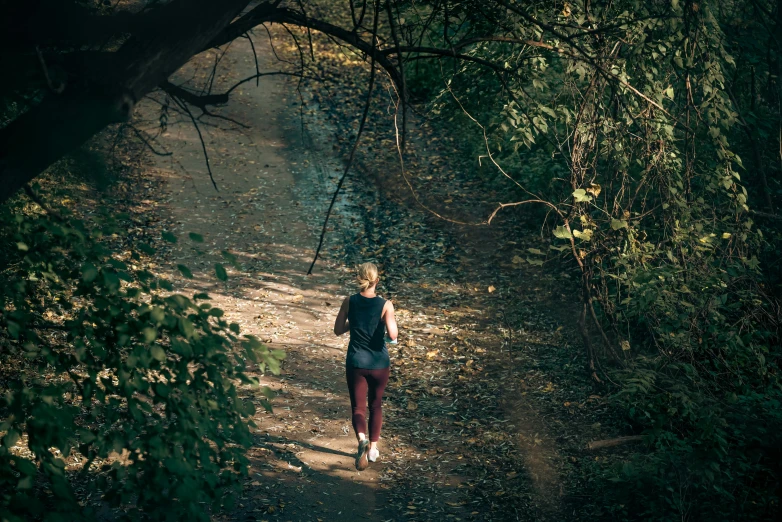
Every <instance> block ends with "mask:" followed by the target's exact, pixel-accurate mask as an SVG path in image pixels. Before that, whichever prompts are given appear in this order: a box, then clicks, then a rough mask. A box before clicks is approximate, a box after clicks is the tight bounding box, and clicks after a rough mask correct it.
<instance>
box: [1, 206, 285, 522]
mask: <svg viewBox="0 0 782 522" xmlns="http://www.w3.org/2000/svg"><path fill="white" fill-rule="evenodd" d="M1 210H2V212H3V216H2V220H1V222H2V223H3V228H2V230H1V231H0V233H1V234H2V236H1V239H0V240H2V244H3V252H4V257H5V259H3V266H5V268H4V270H3V281H4V285H3V287H2V290H0V299H2V309H1V310H2V312H0V331H3V332H7V334H6V335H5V336H4V337H3V338H1V339H0V346H2V349H0V361H1V363H0V368H2V369H3V370H2V373H3V375H2V376H0V379H2V382H3V389H4V394H3V396H2V397H1V398H0V419H2V423H0V434H2V447H0V518H2V519H3V520H11V521H12V520H29V519H31V518H37V517H43V518H44V519H46V520H73V519H75V518H80V517H82V516H86V517H88V518H89V517H91V516H93V515H94V513H93V512H91V511H90V509H91V508H85V507H83V506H84V503H83V502H81V501H83V500H84V494H85V492H81V493H80V494H79V495H77V494H76V493H75V492H74V490H73V488H72V482H73V480H74V479H75V478H76V477H75V472H72V471H70V468H71V467H72V465H71V464H72V463H73V461H74V460H75V461H76V462H80V463H81V464H82V465H81V466H77V467H80V468H81V469H80V471H78V474H79V475H81V479H80V484H81V483H83V482H84V480H85V479H89V484H90V488H91V489H92V490H94V491H97V492H98V493H100V494H102V495H103V497H102V498H103V500H104V501H105V502H106V503H108V505H110V506H114V507H121V508H123V510H124V512H125V514H126V515H125V516H127V517H128V518H130V519H140V518H142V514H143V516H144V517H151V518H153V519H180V520H181V519H188V520H207V519H208V518H209V516H208V513H209V509H208V508H212V509H219V508H220V507H222V506H224V505H226V503H229V502H230V501H231V493H232V492H234V491H235V489H236V487H237V478H238V477H239V476H241V475H242V474H246V470H247V461H246V458H245V457H244V455H243V449H244V448H245V447H247V446H248V445H249V444H250V442H251V436H250V431H249V426H251V425H252V422H251V421H250V420H249V418H250V417H251V416H252V415H253V413H254V412H255V405H254V404H253V403H252V402H251V401H249V400H243V399H242V397H241V394H240V388H239V387H240V386H242V385H247V386H257V382H256V380H254V379H253V378H251V377H249V376H248V375H247V373H246V372H247V370H248V369H250V368H252V367H254V366H255V365H259V366H260V368H261V369H262V370H263V369H268V370H269V371H272V372H277V371H278V370H279V365H280V360H281V359H282V358H283V356H284V353H283V352H281V351H279V350H269V349H268V348H266V347H265V346H263V345H262V344H261V343H260V342H259V341H258V340H257V339H255V338H253V337H240V336H239V334H240V330H239V326H238V325H237V324H235V323H230V324H229V323H228V322H227V321H226V320H225V319H224V317H223V315H224V314H223V311H222V310H220V309H219V308H214V307H212V306H211V305H210V303H209V296H208V295H206V294H195V295H193V296H192V297H187V296H184V295H180V294H177V293H174V292H173V287H172V284H171V283H170V282H169V281H167V280H166V279H164V278H162V277H160V276H158V275H155V274H153V273H152V272H151V271H150V270H148V269H147V268H146V264H145V262H144V254H142V252H143V253H146V254H151V253H154V250H153V249H152V247H151V246H149V245H146V244H140V245H138V246H137V247H136V248H137V250H136V248H134V247H133V245H129V246H126V247H124V248H121V249H120V248H117V245H116V243H115V244H111V238H113V237H114V238H115V237H117V235H120V234H123V232H124V230H123V229H122V228H121V224H122V222H121V221H118V220H116V219H108V218H106V219H104V220H101V221H99V224H98V225H95V226H90V225H88V224H87V223H85V222H84V221H81V220H79V219H76V218H70V219H67V221H62V222H60V221H57V220H54V219H52V218H50V217H48V216H42V215H35V214H32V213H29V212H23V211H22V209H20V208H12V207H10V206H7V205H6V206H5V207H2V209H1ZM167 239H169V240H175V239H176V238H174V237H173V236H170V237H168V238H167ZM191 239H192V240H194V241H199V239H200V237H196V235H191ZM119 252H121V253H119ZM218 266H220V265H218ZM179 269H180V270H181V271H182V273H183V274H185V275H186V276H188V275H190V276H192V274H190V271H189V270H188V269H187V267H185V266H182V265H180V267H179ZM221 269H222V267H221V266H220V269H218V272H217V275H218V277H221V276H222V277H221V279H224V278H225V277H226V274H225V270H224V269H222V270H221ZM267 393H268V390H267ZM261 404H262V406H263V407H265V408H269V403H268V402H266V401H262V403H261ZM25 446H26V447H27V448H29V452H28V451H25V450H24V449H23V448H24V447H25Z"/></svg>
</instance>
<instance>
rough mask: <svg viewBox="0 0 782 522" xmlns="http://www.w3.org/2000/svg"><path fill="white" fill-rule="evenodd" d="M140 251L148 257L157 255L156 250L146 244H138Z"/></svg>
mask: <svg viewBox="0 0 782 522" xmlns="http://www.w3.org/2000/svg"><path fill="white" fill-rule="evenodd" d="M137 246H138V249H139V250H141V251H142V252H144V253H145V254H147V255H148V256H154V255H155V249H154V248H152V247H151V246H149V245H148V244H146V243H138V245H137Z"/></svg>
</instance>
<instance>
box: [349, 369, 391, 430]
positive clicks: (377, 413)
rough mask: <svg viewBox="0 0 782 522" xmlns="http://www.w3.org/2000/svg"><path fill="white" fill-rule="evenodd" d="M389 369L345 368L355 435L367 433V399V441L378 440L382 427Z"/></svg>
mask: <svg viewBox="0 0 782 522" xmlns="http://www.w3.org/2000/svg"><path fill="white" fill-rule="evenodd" d="M390 371H391V369H390V368H382V369H380V370H367V369H364V368H353V367H352V366H346V367H345V376H346V377H347V381H348V391H349V392H350V407H351V409H352V410H353V429H354V430H355V431H356V435H358V434H359V433H366V432H367V398H369V440H370V442H377V441H378V439H380V428H381V427H382V426H383V407H382V402H383V391H384V390H385V389H386V384H388V375H389V373H390Z"/></svg>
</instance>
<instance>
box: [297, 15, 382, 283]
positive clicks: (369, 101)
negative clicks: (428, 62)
mask: <svg viewBox="0 0 782 522" xmlns="http://www.w3.org/2000/svg"><path fill="white" fill-rule="evenodd" d="M378 15H379V9H378V5H377V2H376V3H375V21H374V26H373V34H372V47H373V49H372V53H371V60H370V64H369V86H368V87H367V100H366V103H365V104H364V113H363V114H362V115H361V123H360V124H359V126H358V134H356V141H355V142H353V148H352V149H351V150H350V156H349V157H348V161H347V163H346V164H345V171H344V172H343V173H342V177H341V178H340V179H339V183H337V189H336V190H335V191H334V195H333V196H332V198H331V204H329V208H328V210H327V211H326V218H325V219H324V220H323V230H321V232H320V241H318V248H317V249H316V250H315V257H314V258H313V259H312V264H310V268H309V270H307V275H310V274H312V269H313V268H314V267H315V262H316V261H317V260H318V256H319V255H320V249H321V247H323V239H324V238H325V237H326V226H327V225H328V223H329V217H330V216H331V209H332V208H334V203H336V201H337V196H338V195H339V191H340V189H341V188H342V184H343V183H344V182H345V178H346V177H347V175H348V171H349V170H350V166H351V165H352V164H353V158H354V157H355V155H356V149H358V144H359V142H360V141H361V135H362V134H363V132H364V125H365V124H366V122H367V116H368V115H369V107H370V106H371V105H372V92H373V89H374V87H375V49H374V47H375V44H376V39H375V36H376V35H377V23H378Z"/></svg>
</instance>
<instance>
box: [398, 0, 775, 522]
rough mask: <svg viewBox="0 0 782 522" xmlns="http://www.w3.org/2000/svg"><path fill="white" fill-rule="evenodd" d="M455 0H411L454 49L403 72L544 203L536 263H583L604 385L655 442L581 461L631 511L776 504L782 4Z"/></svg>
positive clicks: (588, 325)
mask: <svg viewBox="0 0 782 522" xmlns="http://www.w3.org/2000/svg"><path fill="white" fill-rule="evenodd" d="M454 4H455V5H454ZM454 4H452V5H451V6H450V10H449V11H447V12H438V11H436V8H435V4H431V8H432V10H431V11H426V10H422V8H421V5H420V3H416V6H415V8H414V7H412V6H411V8H410V9H409V10H408V11H406V12H405V13H404V15H405V19H406V20H410V22H409V23H410V24H413V25H415V24H419V27H424V26H425V25H428V27H429V28H430V29H427V33H426V34H427V36H428V37H430V38H432V39H433V40H435V41H437V43H438V44H439V45H440V46H442V47H449V46H450V47H451V48H455V49H458V51H459V53H461V54H462V55H464V57H463V58H460V59H457V60H454V59H452V58H450V57H447V56H440V57H438V60H439V61H440V62H441V63H440V66H439V68H438V73H441V74H438V75H437V76H438V77H435V78H432V76H430V75H427V74H420V73H418V72H417V70H419V71H420V70H423V69H421V68H420V67H418V65H417V64H416V63H415V62H416V61H420V60H424V59H426V58H425V57H426V54H425V53H420V54H419V55H417V56H416V60H415V61H411V63H410V64H409V65H408V68H409V70H410V72H409V74H408V76H409V78H410V82H411V83H413V84H415V85H416V88H415V89H414V92H415V93H427V92H433V91H435V87H434V86H435V85H436V84H437V83H438V82H439V84H440V85H441V86H444V87H440V89H439V90H438V91H437V92H436V93H435V94H433V95H432V96H431V97H430V98H429V100H430V103H431V104H432V109H433V112H434V113H435V114H436V115H439V117H440V118H441V120H444V121H449V125H451V126H454V125H456V126H458V128H460V129H462V130H463V131H469V130H470V129H472V130H473V131H472V132H469V136H471V138H469V139H470V140H471V150H472V152H473V154H474V155H479V154H482V155H484V157H485V156H486V155H488V154H491V155H492V156H493V158H494V159H495V160H496V162H497V164H498V165H497V166H498V167H501V168H502V170H500V169H499V168H498V169H495V170H494V172H493V173H492V175H494V176H496V177H497V182H498V183H505V186H509V187H512V188H513V189H515V190H516V198H517V199H518V200H521V201H523V200H539V201H540V202H541V203H538V204H539V205H540V206H541V208H542V209H543V210H544V212H546V213H548V214H549V220H548V221H547V222H548V223H551V228H552V230H551V232H552V235H553V238H552V239H553V245H552V246H551V250H550V251H549V253H545V252H542V251H540V250H538V249H534V250H533V251H532V252H531V253H530V256H529V257H528V260H529V262H531V263H535V264H540V263H541V262H544V260H551V259H552V257H554V256H555V255H565V256H567V258H568V259H569V261H566V265H568V266H571V267H572V268H573V269H574V270H577V271H578V273H579V274H580V275H581V285H580V289H581V292H582V296H583V303H582V315H581V321H580V322H581V325H582V326H581V328H582V332H583V334H584V341H585V344H586V345H587V349H588V351H589V359H590V361H591V369H590V372H592V373H593V376H594V378H595V379H596V380H600V381H602V382H604V383H609V382H610V383H613V384H611V386H612V387H613V388H614V392H615V393H614V398H615V401H616V402H615V403H616V404H617V405H618V406H620V407H621V408H623V411H625V412H626V414H627V417H628V420H629V423H630V425H631V426H632V427H633V428H634V429H635V430H636V431H637V432H639V433H643V434H644V435H645V437H644V439H645V441H646V442H647V451H645V452H643V453H639V454H638V455H637V457H636V458H635V459H633V460H631V461H627V462H624V463H622V464H621V465H620V466H619V467H618V468H616V469H613V468H612V469H604V468H599V467H598V468H592V473H593V475H592V478H593V481H592V483H593V484H601V483H602V486H596V487H599V488H600V489H601V490H602V492H603V494H604V495H606V496H608V497H609V498H611V499H612V500H613V502H607V503H605V505H604V506H603V507H602V508H601V509H603V508H604V511H605V512H606V513H608V512H611V513H612V514H613V516H616V517H618V518H629V519H643V520H650V519H651V520H674V519H675V520H690V519H699V520H700V519H720V520H726V519H731V520H738V519H741V520H750V519H763V518H768V517H770V516H772V514H773V513H775V512H776V511H777V510H778V504H779V489H778V488H779V485H780V469H779V466H778V464H777V461H778V458H779V455H780V453H779V450H780V440H779V435H778V434H779V433H780V431H782V416H781V414H780V411H779V404H780V399H782V397H781V396H780V395H782V386H781V384H782V383H780V381H779V377H780V376H779V361H780V356H781V355H782V352H781V350H780V344H781V339H780V321H781V319H782V317H781V315H780V298H781V297H782V287H780V278H779V274H780V273H782V271H780V269H779V259H780V250H781V249H782V236H780V233H779V228H778V226H779V224H780V217H779V216H778V215H777V214H775V213H774V209H775V208H778V207H779V205H780V203H782V184H780V179H782V176H781V170H782V169H780V164H779V158H778V152H779V147H780V141H779V139H780V138H779V136H778V132H777V131H778V129H779V127H780V122H782V119H781V118H780V101H779V100H780V96H779V93H780V92H782V86H781V85H780V80H779V78H780V76H779V73H780V70H781V69H780V68H781V67H782V64H781V63H780V60H779V41H778V40H775V38H778V37H777V36H775V35H778V34H780V33H779V31H780V27H781V26H780V21H779V20H780V19H781V18H780V17H779V16H778V15H775V13H776V11H777V10H778V9H779V5H778V3H771V2H756V1H753V2H744V1H733V2H718V1H713V2H712V1H700V2H694V1H681V2H679V1H676V0H671V1H655V2H635V1H620V2H610V3H606V2H564V3H559V4H557V6H556V7H552V6H551V5H549V4H544V3H534V2H517V3H505V2H497V3H496V5H495V4H494V3H489V5H487V4H484V5H481V6H478V5H477V4H475V3H471V2H456V3H454ZM416 16H418V18H416ZM448 17H450V18H448ZM492 18H493V19H494V20H495V21H496V24H494V25H493V26H491V27H490V28H489V27H487V24H486V19H492ZM433 20H434V21H436V22H433ZM436 23H439V25H438V26H437V27H436V28H433V29H431V27H432V26H433V25H434V24H436ZM760 34H762V35H764V36H763V37H762V38H759V37H758V35H760ZM460 42H471V43H469V45H462V44H461V43H460ZM430 58H431V57H430ZM487 64H488V65H487ZM416 68H418V69H416ZM429 72H431V67H430V69H429ZM498 107H499V109H498ZM476 123H477V124H478V125H480V127H478V125H476ZM773 129H777V130H776V131H775V130H773ZM464 134H465V135H468V132H464ZM464 148H465V149H470V147H464ZM503 171H504V172H503ZM506 174H507V176H506ZM508 178H512V179H508ZM522 208H526V207H522ZM506 212H507V210H506ZM552 216H556V221H555V222H553V221H551V217H552ZM560 252H561V253H562V254H560ZM601 359H602V363H603V364H602V365H598V364H596V362H598V361H599V360H601ZM601 366H602V368H604V369H605V371H603V372H601V371H600V370H599V368H600V367H601ZM608 478H610V479H612V480H614V481H616V482H617V483H618V484H619V487H617V485H616V484H612V485H609V484H608V483H605V482H601V481H603V480H605V479H608ZM595 479H596V480H595ZM596 498H601V499H602V500H601V502H605V500H606V497H605V496H601V497H596Z"/></svg>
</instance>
